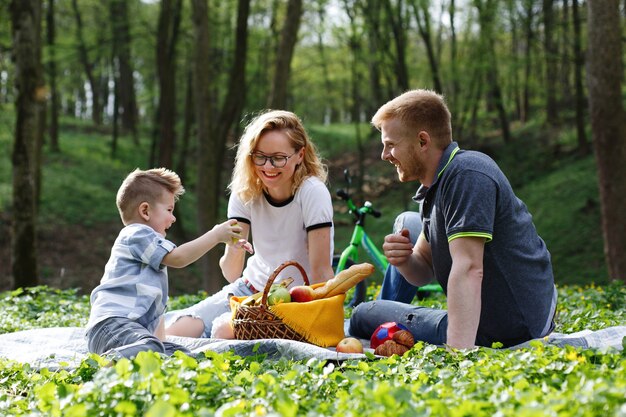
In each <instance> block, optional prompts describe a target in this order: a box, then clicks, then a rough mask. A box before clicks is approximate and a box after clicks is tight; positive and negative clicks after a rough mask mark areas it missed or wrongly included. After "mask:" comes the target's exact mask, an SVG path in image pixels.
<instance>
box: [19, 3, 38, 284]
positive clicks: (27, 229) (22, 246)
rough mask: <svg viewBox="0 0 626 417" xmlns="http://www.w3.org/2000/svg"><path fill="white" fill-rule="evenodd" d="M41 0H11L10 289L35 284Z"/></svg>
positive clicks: (36, 270)
mask: <svg viewBox="0 0 626 417" xmlns="http://www.w3.org/2000/svg"><path fill="white" fill-rule="evenodd" d="M41 12H42V10H41V0H13V1H12V2H11V20H12V34H13V59H14V62H15V67H16V72H15V88H16V90H17V95H16V101H15V109H16V111H15V113H16V123H15V142H14V145H13V154H12V163H13V209H12V211H13V222H12V230H11V231H12V234H11V237H12V240H11V250H12V259H11V271H12V275H13V280H14V281H13V288H17V287H28V286H34V285H37V284H38V282H39V271H38V267H37V261H38V256H37V211H36V185H35V182H36V173H37V167H36V166H34V164H35V161H36V158H35V153H36V141H37V135H38V129H39V120H38V117H39V116H40V112H39V109H38V107H39V105H40V103H42V102H44V101H45V95H46V93H45V88H44V86H43V84H42V77H41V74H42V64H41V40H40V35H41V33H40V31H41Z"/></svg>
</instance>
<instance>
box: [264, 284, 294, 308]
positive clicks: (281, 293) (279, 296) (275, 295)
mask: <svg viewBox="0 0 626 417" xmlns="http://www.w3.org/2000/svg"><path fill="white" fill-rule="evenodd" d="M289 302H291V295H289V290H288V289H287V288H285V287H283V286H277V287H274V288H272V289H270V293H269V295H268V296H267V304H268V305H271V306H273V305H276V304H282V303H289Z"/></svg>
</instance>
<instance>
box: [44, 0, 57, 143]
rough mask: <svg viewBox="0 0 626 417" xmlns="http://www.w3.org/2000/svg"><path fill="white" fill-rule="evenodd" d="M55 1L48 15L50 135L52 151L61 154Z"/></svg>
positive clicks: (50, 5) (49, 1)
mask: <svg viewBox="0 0 626 417" xmlns="http://www.w3.org/2000/svg"><path fill="white" fill-rule="evenodd" d="M54 3H55V0H48V11H47V14H46V24H47V41H48V47H49V50H50V57H49V59H50V62H49V63H48V78H49V81H50V125H49V126H48V135H49V136H50V150H51V151H52V152H60V150H61V148H60V147H59V92H58V91H57V63H56V54H55V50H54V48H55V44H54V42H55V21H54Z"/></svg>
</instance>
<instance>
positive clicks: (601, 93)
mask: <svg viewBox="0 0 626 417" xmlns="http://www.w3.org/2000/svg"><path fill="white" fill-rule="evenodd" d="M625 16H626V1H624V2H619V1H618V0H591V1H582V0H466V1H460V0H456V1H455V0H440V1H429V0H379V1H378V0H343V1H340V0H315V1H303V0H283V1H279V0H220V1H207V0H190V1H183V0H161V1H139V0H130V1H125V0H107V1H96V0H80V1H79V0H44V1H42V0H14V1H9V0H0V290H4V289H9V288H16V287H23V286H33V285H37V284H48V285H51V286H54V287H61V288H68V287H72V288H80V289H81V291H85V292H88V291H89V290H90V289H91V288H93V286H95V285H96V284H97V282H98V281H99V279H100V277H101V274H102V269H103V267H104V264H105V263H106V260H107V258H108V255H109V250H110V246H111V244H112V242H113V240H114V239H115V236H116V234H117V232H118V231H119V228H120V221H119V218H118V215H117V210H116V209H115V204H114V197H115V192H116V190H117V187H118V186H119V184H120V183H121V181H122V179H123V178H124V176H125V175H126V174H127V173H128V172H129V171H131V170H132V169H134V168H135V167H140V168H149V167H154V166H166V167H170V168H172V169H175V170H176V171H177V172H178V173H179V174H180V175H181V176H182V177H183V180H184V183H185V186H186V188H187V189H188V190H189V192H188V193H187V195H185V196H183V198H182V200H181V201H180V203H179V204H178V205H177V217H178V221H177V223H176V228H175V230H172V235H173V237H172V240H174V241H175V242H178V243H180V242H182V241H184V240H186V239H189V238H191V237H193V236H195V235H197V234H198V233H199V232H201V231H204V230H207V229H208V228H210V227H212V225H213V224H215V223H217V222H219V221H223V220H224V219H225V212H226V198H227V193H226V185H227V184H228V182H229V178H230V171H231V168H232V160H233V156H234V150H233V145H234V143H235V142H236V140H237V138H238V137H239V135H240V133H241V131H242V129H243V127H244V126H245V125H246V122H247V121H249V120H250V118H251V117H253V116H254V115H255V114H257V113H258V112H259V111H262V110H263V109H267V108H275V109H276V108H282V109H288V110H291V111H294V112H296V113H297V114H298V115H300V116H301V117H302V119H303V121H304V123H305V126H306V127H307V129H308V131H309V133H310V134H311V136H312V137H313V140H314V141H315V142H316V144H317V145H318V147H319V149H320V152H321V154H322V155H323V157H324V158H325V159H326V161H327V162H328V164H329V168H330V179H329V187H330V188H331V190H332V191H334V189H335V188H339V187H342V186H344V183H343V174H342V171H343V169H344V168H350V169H351V171H352V173H353V176H354V181H353V184H352V191H353V192H354V193H355V196H356V197H357V200H361V201H362V200H364V199H371V200H372V201H373V202H374V203H375V204H376V205H377V207H378V208H380V209H381V210H382V211H383V213H384V215H383V217H382V218H381V219H379V220H374V219H372V220H371V222H370V224H368V230H370V231H371V233H372V235H373V236H374V237H375V241H377V242H379V243H380V242H382V237H383V236H384V234H386V233H388V231H389V229H390V228H391V224H392V221H393V218H394V217H395V215H396V214H398V213H399V212H400V211H403V210H407V209H411V210H415V209H417V207H416V206H415V205H414V204H413V203H412V202H411V200H410V197H411V196H412V195H413V193H414V192H415V189H416V188H417V184H400V183H398V182H397V179H396V176H395V170H394V168H393V167H392V166H391V165H389V164H388V163H386V162H383V161H380V158H379V157H380V151H381V147H380V143H379V134H378V132H376V131H375V130H374V129H372V128H371V127H370V126H369V125H368V121H369V118H370V117H371V116H372V115H373V113H374V112H375V110H376V109H377V108H378V107H379V106H380V105H381V104H383V103H384V102H386V101H387V100H389V99H391V98H393V97H395V96H396V95H398V94H400V93H402V92H403V91H406V90H408V89H411V88H429V89H433V90H435V91H438V92H441V93H443V94H444V95H445V97H446V99H447V102H448V104H449V106H450V109H451V111H452V115H453V130H454V137H455V139H456V140H458V141H459V143H460V145H461V147H463V148H466V149H476V150H480V151H483V152H486V153H487V154H489V155H491V156H492V157H493V158H494V159H496V161H497V162H498V163H499V164H500V165H501V166H502V167H503V170H504V171H505V173H506V174H507V176H508V177H509V179H510V181H511V183H512V184H513V187H514V189H515V190H516V192H517V193H518V194H519V195H520V197H522V199H523V200H524V201H525V202H526V203H527V204H528V206H529V208H530V209H531V212H532V213H533V214H534V219H535V223H536V225H537V228H538V230H539V233H540V235H541V236H542V237H543V238H544V240H546V242H547V244H548V248H549V249H550V251H551V253H552V256H553V262H554V267H555V275H556V280H557V283H562V284H564V283H591V282H596V283H606V282H607V281H609V280H610V279H621V280H626V256H624V254H625V253H626V232H625V231H626V220H624V216H623V213H625V212H626V181H624V178H626V164H625V163H624V162H625V161H626V130H625V123H626V117H624V116H625V115H624V97H625V94H624V86H623V76H624V67H623V49H624V48H623V43H624V41H625V39H626V36H625V35H624V20H625ZM335 208H336V210H335V213H336V219H335V224H336V228H337V232H336V240H335V246H336V248H341V247H342V245H345V244H347V241H348V238H349V234H350V230H351V227H352V225H351V222H350V216H348V215H347V214H346V213H345V207H343V206H342V203H341V202H339V201H337V202H336V205H335ZM220 256H221V249H220V250H213V251H211V252H210V253H209V255H207V256H205V257H203V259H202V260H201V261H200V262H199V265H197V266H195V267H193V268H188V269H185V270H176V271H170V277H171V286H172V289H173V292H175V293H180V292H194V291H197V290H200V289H202V290H206V291H209V292H214V291H215V290H216V289H218V288H221V286H222V284H223V283H224V281H223V278H221V274H220V273H219V269H218V267H217V265H218V263H217V259H219V257H220Z"/></svg>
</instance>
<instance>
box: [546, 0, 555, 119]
mask: <svg viewBox="0 0 626 417" xmlns="http://www.w3.org/2000/svg"><path fill="white" fill-rule="evenodd" d="M543 34H544V38H543V47H544V53H545V60H546V79H545V81H546V84H545V88H546V121H547V123H548V125H549V126H556V125H557V124H558V119H559V115H558V109H557V100H556V86H557V85H558V68H557V63H558V54H557V47H556V42H555V41H554V0H543Z"/></svg>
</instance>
